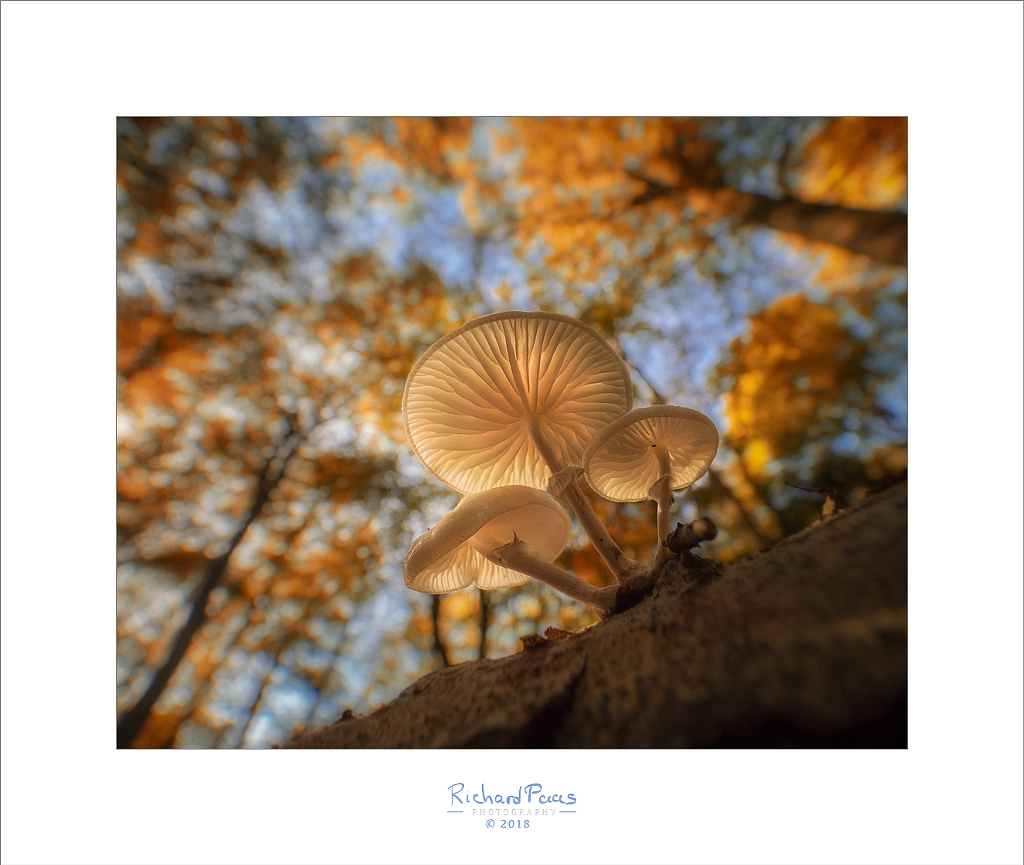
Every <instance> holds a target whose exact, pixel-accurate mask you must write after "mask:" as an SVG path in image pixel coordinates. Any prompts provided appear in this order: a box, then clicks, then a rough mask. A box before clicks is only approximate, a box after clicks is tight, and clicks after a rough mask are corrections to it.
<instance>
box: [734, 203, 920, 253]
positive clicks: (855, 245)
mask: <svg viewBox="0 0 1024 865" xmlns="http://www.w3.org/2000/svg"><path fill="white" fill-rule="evenodd" d="M723 193H724V194H723ZM715 195H716V198H717V199H719V200H721V201H722V202H723V203H725V204H726V206H727V207H728V208H729V209H730V210H731V211H733V212H734V213H736V214H737V215H738V216H739V218H740V221H742V222H745V223H756V224H759V225H767V226H768V227H769V228H774V229H775V230H777V231H788V232H791V233H792V234H799V235H801V236H802V237H806V238H807V239H808V240H813V241H817V242H820V243H831V244H833V245H834V246H841V247H843V248H845V249H848V250H850V252H853V253H856V254H858V255H866V256H868V257H870V258H873V259H874V260H875V261H880V262H883V263H885V264H894V265H898V266H899V267H906V266H907V217H906V214H903V213H899V212H895V211H882V210H857V209H855V208H852V207H836V206H833V205H830V204H808V203H807V202H805V201H800V200H798V199H796V198H783V199H781V200H776V199H774V198H768V197H767V196H765V195H753V194H749V193H744V192H738V191H735V190H728V192H725V191H724V190H723V191H721V192H717V193H715Z"/></svg>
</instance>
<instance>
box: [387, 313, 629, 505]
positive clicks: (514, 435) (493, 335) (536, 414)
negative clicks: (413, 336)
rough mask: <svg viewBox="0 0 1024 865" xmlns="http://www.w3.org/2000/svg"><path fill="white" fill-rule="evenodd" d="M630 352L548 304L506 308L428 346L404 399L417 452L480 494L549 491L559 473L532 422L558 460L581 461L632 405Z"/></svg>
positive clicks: (455, 483) (435, 469) (439, 473)
mask: <svg viewBox="0 0 1024 865" xmlns="http://www.w3.org/2000/svg"><path fill="white" fill-rule="evenodd" d="M632 404H633V386H632V383H631V381H630V377H629V371H628V370H627V368H626V365H625V363H623V361H622V359H621V358H620V357H619V356H618V355H617V354H616V353H615V352H614V351H613V350H612V348H611V346H609V345H608V344H607V343H606V342H605V341H604V340H603V339H602V338H601V337H600V336H599V335H598V334H597V333H596V332H595V331H594V330H592V329H591V328H589V327H587V326H586V325H585V324H583V323H582V322H580V321H577V320H576V319H574V318H569V317H567V316H564V315H557V314H555V313H545V312H501V313H497V314H496V315H488V316H485V317H483V318H479V319H477V320H476V321H472V322H470V323H469V324H466V325H463V326H462V327H460V328H459V329H458V330H455V331H453V332H452V333H450V334H448V335H447V336H446V337H444V338H443V339H440V340H438V341H437V342H436V343H434V345H432V346H431V347H430V348H429V349H427V351H426V353H425V354H424V355H423V356H422V357H421V358H420V359H419V360H418V361H417V363H416V365H415V366H414V367H413V368H412V371H411V372H410V373H409V377H408V379H407V381H406V385H405V394H404V396H403V398H402V410H403V414H404V417H405V428H406V431H407V433H408V435H409V443H410V444H411V446H412V448H413V450H414V451H415V452H416V455H417V456H418V457H419V458H420V459H421V460H422V461H423V464H424V465H425V466H426V467H427V469H428V470H429V471H430V472H431V473H432V474H433V475H434V476H435V477H437V478H438V479H439V480H441V481H443V482H444V483H446V484H448V485H449V486H452V487H454V488H455V489H457V490H459V491H460V492H464V493H475V492H479V491H481V490H485V489H491V488H493V487H499V486H504V485H507V484H525V485H527V486H531V487H536V488H537V489H545V488H546V486H547V480H548V478H549V477H550V475H551V471H550V470H549V468H548V466H547V464H546V463H545V460H544V457H543V456H542V454H541V450H540V449H539V448H538V446H537V443H536V442H535V441H534V439H533V437H531V432H530V421H531V419H532V420H534V421H535V422H536V426H537V428H539V434H540V435H542V436H543V438H544V440H545V441H546V442H547V446H548V449H549V450H550V452H551V454H552V455H553V456H554V458H555V461H556V462H557V463H558V467H559V468H561V467H564V466H567V465H579V464H580V462H581V460H582V457H583V451H584V449H585V448H586V446H587V444H588V442H589V441H590V440H591V438H592V437H593V436H594V435H595V434H596V433H597V432H598V431H599V430H600V429H602V428H603V427H604V426H605V425H607V424H608V423H610V422H611V421H613V420H615V418H617V417H619V416H621V415H622V414H624V413H625V412H627V411H629V409H630V408H631V407H632Z"/></svg>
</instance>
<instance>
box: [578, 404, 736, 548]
mask: <svg viewBox="0 0 1024 865" xmlns="http://www.w3.org/2000/svg"><path fill="white" fill-rule="evenodd" d="M717 452H718V429H717V428H716V427H715V424H714V422H713V421H712V420H711V418H709V417H707V416H706V415H704V414H701V413H700V412H699V411H696V410H694V409H691V408H681V407H680V406H674V405H659V406H652V407H651V408H641V409H636V410H634V411H631V412H629V413H628V414H625V415H623V416H622V417H620V418H618V419H617V420H615V421H613V422H612V423H610V424H609V425H608V426H607V427H605V429H604V430H603V431H602V432H601V434H600V435H598V436H597V437H596V438H595V439H594V440H593V441H591V443H590V445H589V446H588V447H587V451H586V453H585V454H584V457H583V465H584V467H585V470H586V476H587V482H588V483H589V484H590V486H591V488H593V490H594V491H595V492H597V493H598V494H600V495H602V496H604V497H605V498H606V499H610V500H611V501H613V502H640V501H643V500H644V499H648V498H649V499H654V501H656V502H657V503H658V542H659V547H658V557H657V561H656V562H655V565H658V564H660V563H661V562H662V561H663V560H664V559H665V557H666V555H667V550H666V548H665V547H664V546H662V545H661V544H662V542H663V541H664V540H665V539H666V538H667V537H668V532H669V525H668V524H669V520H668V512H669V508H670V506H671V504H672V501H673V498H672V490H681V489H683V488H684V487H688V486H690V484H692V483H693V482H694V481H697V480H699V479H700V478H702V477H703V476H704V474H705V473H706V472H707V470H708V469H709V468H711V462H712V460H714V458H715V454H716V453H717Z"/></svg>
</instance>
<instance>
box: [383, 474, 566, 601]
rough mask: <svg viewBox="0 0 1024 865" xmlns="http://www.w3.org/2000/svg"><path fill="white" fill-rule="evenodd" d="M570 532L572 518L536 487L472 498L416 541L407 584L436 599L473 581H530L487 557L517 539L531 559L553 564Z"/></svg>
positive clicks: (492, 585)
mask: <svg viewBox="0 0 1024 865" xmlns="http://www.w3.org/2000/svg"><path fill="white" fill-rule="evenodd" d="M570 531H571V523H570V522H569V515H568V514H567V513H566V512H565V511H564V510H563V509H562V507H561V505H559V504H558V502H557V501H555V500H554V499H553V498H552V497H551V496H550V495H548V494H547V493H545V492H541V491H540V490H536V489H533V488H532V487H524V486H510V487H499V488H497V489H493V490H486V491H484V492H482V493H475V494H473V495H468V496H466V497H465V498H464V499H463V500H462V501H461V502H459V503H458V504H457V505H456V506H455V508H454V509H453V510H452V511H451V513H448V514H445V516H444V517H442V518H441V521H440V522H439V523H438V524H437V525H436V526H434V528H432V529H430V531H428V532H425V533H424V534H422V535H420V536H419V537H418V538H417V539H416V540H415V541H414V542H413V545H412V549H410V550H409V555H407V556H406V557H405V565H404V567H403V570H404V572H405V584H406V586H408V587H409V588H410V589H414V590H415V591H417V592H427V593H429V594H435V595H437V594H441V593H442V592H454V591H455V590H456V589H463V588H465V587H466V586H468V585H469V584H470V583H472V582H474V581H475V582H476V584H477V585H478V586H479V587H480V588H481V589H503V588H508V587H510V586H521V585H522V584H523V583H527V582H529V581H530V577H528V576H526V575H524V574H521V573H519V572H518V571H513V570H509V569H508V568H504V567H502V566H501V565H498V564H495V563H494V562H492V561H490V560H489V559H487V558H486V557H485V555H484V554H485V553H490V552H492V551H493V550H496V549H497V548H498V547H501V546H504V545H505V544H510V543H512V542H513V541H514V540H515V538H516V537H518V538H519V540H521V541H523V542H525V543H526V545H527V546H528V547H529V550H530V555H531V556H532V557H533V558H535V559H539V560H540V561H543V562H553V561H554V560H555V559H556V558H557V557H558V554H559V553H560V552H562V550H563V549H564V548H565V545H566V543H567V542H568V540H569V533H570Z"/></svg>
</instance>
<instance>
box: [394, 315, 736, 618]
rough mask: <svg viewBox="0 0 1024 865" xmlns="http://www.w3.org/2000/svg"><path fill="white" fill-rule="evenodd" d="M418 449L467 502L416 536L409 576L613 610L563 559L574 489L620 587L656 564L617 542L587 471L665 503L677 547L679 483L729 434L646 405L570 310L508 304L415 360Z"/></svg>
mask: <svg viewBox="0 0 1024 865" xmlns="http://www.w3.org/2000/svg"><path fill="white" fill-rule="evenodd" d="M402 411H403V415H404V418H405V428H406V433H407V434H408V438H409V443H410V444H411V446H412V449H413V451H414V452H415V453H416V455H417V456H418V457H419V458H420V460H421V461H422V462H423V465H424V466H426V468H427V470H428V471H430V472H431V474H433V475H434V476H435V477H436V478H437V479H438V480H440V481H442V482H443V483H445V484H447V485H449V486H451V487H453V488H454V489H456V490H457V491H459V492H461V493H464V494H465V497H464V498H463V499H462V500H461V501H460V502H459V504H458V505H457V506H456V507H455V509H454V510H453V511H452V512H451V513H449V514H447V515H446V516H445V517H444V518H443V519H442V520H441V521H440V522H439V523H438V524H437V525H436V526H434V528H432V529H430V531H428V532H427V533H426V534H424V535H421V536H420V537H419V538H417V539H416V541H415V542H414V543H413V545H412V548H411V549H410V551H409V555H408V556H407V557H406V559H405V567H404V571H405V582H406V585H407V586H408V587H409V588H411V589H414V590H416V591H419V592H427V593H431V594H440V593H443V592H451V591H455V590H456V589H461V588H465V587H466V586H469V585H470V584H472V583H474V582H475V583H476V585H477V586H478V587H479V588H481V589H497V588H505V587H509V586H517V585H522V584H523V583H525V582H527V581H528V580H530V579H531V578H532V579H537V580H541V581H543V582H545V583H547V584H548V585H550V586H552V587H553V588H555V589H557V590H558V591H560V592H562V593H563V594H566V595H568V596H569V597H571V598H575V599H576V600H578V601H581V602H583V603H585V604H587V605H589V606H591V607H593V608H594V609H595V610H596V611H597V612H598V613H599V614H600V615H607V614H608V613H609V612H611V611H612V610H613V609H614V607H615V598H616V593H617V591H618V586H616V585H611V586H607V587H604V588H596V587H594V586H592V585H590V584H589V583H587V582H585V581H583V580H581V579H580V578H579V577H577V576H576V575H574V574H572V573H570V572H569V571H566V570H563V569H562V568H559V567H557V566H555V565H554V564H552V562H553V561H554V560H555V559H556V558H557V557H558V555H559V554H560V553H561V552H562V550H563V549H564V547H565V544H566V543H567V541H568V539H569V533H570V522H569V517H568V514H566V512H565V510H564V509H563V508H562V507H561V505H559V504H558V502H557V501H556V499H555V496H562V497H564V498H565V500H566V502H567V503H568V504H569V507H570V508H571V509H572V511H573V513H574V514H575V515H576V517H577V519H578V520H579V521H580V524H581V525H582V527H583V529H584V530H585V531H586V533H587V536H588V537H589V538H590V540H591V541H592V542H593V544H594V547H595V549H597V551H598V553H599V554H600V555H601V558H602V559H603V560H604V561H605V563H606V564H607V565H608V567H609V569H610V570H611V572H612V574H613V575H614V577H615V580H616V581H617V582H618V583H623V582H627V581H630V580H635V579H639V578H641V577H642V576H643V575H645V574H647V573H649V570H648V568H646V567H644V566H643V565H642V564H640V563H639V562H636V561H633V560H632V559H630V558H629V557H627V556H626V555H625V554H624V553H623V552H622V550H621V549H619V547H618V545H617V544H616V543H615V541H614V540H612V538H611V536H610V535H609V534H608V531H607V530H606V529H605V527H604V525H603V524H602V523H601V521H600V519H599V518H598V516H597V514H596V513H595V512H594V508H593V506H592V505H591V503H590V501H589V499H588V498H587V497H586V495H585V494H584V493H583V490H582V489H581V488H580V485H579V483H578V478H579V477H580V476H581V475H585V476H586V478H587V482H588V483H589V484H590V486H591V488H592V489H593V490H594V491H595V492H596V493H598V494H599V495H601V496H603V497H605V498H607V499H609V500H611V501H619V502H634V501H642V500H644V499H646V498H651V499H654V500H655V501H656V502H657V503H658V541H659V547H658V553H657V559H656V563H655V566H657V564H659V563H660V562H661V561H662V560H663V559H664V557H665V555H667V547H666V546H665V545H664V542H665V540H666V538H667V536H668V514H669V508H670V507H671V504H672V501H673V499H672V490H679V489H682V488H684V487H687V486H689V485H690V484H692V483H693V482H694V481H696V480H698V479H699V478H701V477H702V476H703V475H704V474H705V472H707V470H708V469H709V468H710V466H711V461H712V460H713V459H714V457H715V454H716V452H717V450H718V430H717V429H716V428H715V425H714V423H712V422H711V420H710V419H709V418H707V417H706V416H705V415H703V414H701V413H700V412H698V411H694V410H693V409H687V408H680V407H677V406H656V407H653V408H646V409H637V410H633V385H632V382H631V380H630V376H629V370H628V369H627V367H626V365H625V363H623V361H622V358H620V357H619V356H618V355H617V354H616V353H615V352H614V350H613V349H612V348H611V346H609V345H608V343H607V342H605V340H604V339H602V338H601V336H600V335H599V334H597V333H596V332H595V331H594V330H592V329H591V328H589V327H588V326H587V325H585V324H583V322H581V321H577V320H576V319H574V318H569V317H568V316H564V315H557V314H555V313H545V312H502V313H497V314H495V315H488V316H484V317H483V318H478V319H476V320H475V321H471V322H469V323H468V324H466V325H463V326H462V327H460V328H458V329H457V330H455V331H453V332H452V333H450V334H448V335H447V336H445V337H444V338H442V339H440V340H438V341H437V342H436V343H434V345H432V346H431V347H430V348H429V349H427V351H426V352H425V353H424V355H423V356H422V357H421V358H420V359H419V360H418V361H417V362H416V364H415V366H413V368H412V371H411V372H410V373H409V377H408V379H407V381H406V385H405V393H404V395H403V398H402Z"/></svg>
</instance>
